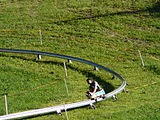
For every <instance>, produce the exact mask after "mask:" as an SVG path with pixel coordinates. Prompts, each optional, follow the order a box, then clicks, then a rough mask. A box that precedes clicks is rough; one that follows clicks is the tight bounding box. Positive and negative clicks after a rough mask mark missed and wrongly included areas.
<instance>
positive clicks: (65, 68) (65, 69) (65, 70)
mask: <svg viewBox="0 0 160 120" xmlns="http://www.w3.org/2000/svg"><path fill="white" fill-rule="evenodd" d="M63 64H64V72H65V78H64V83H65V87H66V91H67V95H68V96H69V92H68V86H67V81H66V79H67V67H66V63H65V62H64V63H63Z"/></svg>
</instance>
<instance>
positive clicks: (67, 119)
mask: <svg viewBox="0 0 160 120" xmlns="http://www.w3.org/2000/svg"><path fill="white" fill-rule="evenodd" d="M64 110H65V113H66V120H69V117H68V113H67V109H66V107H65V105H64Z"/></svg>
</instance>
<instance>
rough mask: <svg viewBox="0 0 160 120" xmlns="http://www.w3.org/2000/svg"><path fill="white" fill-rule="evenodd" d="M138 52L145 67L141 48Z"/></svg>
mask: <svg viewBox="0 0 160 120" xmlns="http://www.w3.org/2000/svg"><path fill="white" fill-rule="evenodd" d="M138 53H139V56H140V59H141V61H142V66H143V67H144V61H143V58H142V54H141V52H140V50H138Z"/></svg>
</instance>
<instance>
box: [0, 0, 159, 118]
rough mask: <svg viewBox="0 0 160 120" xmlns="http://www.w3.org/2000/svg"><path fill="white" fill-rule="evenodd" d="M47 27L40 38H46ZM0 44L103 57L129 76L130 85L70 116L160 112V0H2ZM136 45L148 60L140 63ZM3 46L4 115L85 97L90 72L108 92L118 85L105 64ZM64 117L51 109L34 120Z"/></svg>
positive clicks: (0, 74)
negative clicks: (68, 60)
mask: <svg viewBox="0 0 160 120" xmlns="http://www.w3.org/2000/svg"><path fill="white" fill-rule="evenodd" d="M41 35H42V45H41V42H40V40H41ZM0 48H11V49H25V50H38V51H46V52H52V53H58V54H65V55H69V56H75V57H79V58H83V59H86V60H90V61H93V62H96V63H98V64H101V65H104V66H106V67H108V68H111V69H112V70H114V71H116V72H118V73H120V74H121V75H122V76H123V77H124V78H125V79H126V80H127V82H128V84H129V86H127V89H128V90H129V92H128V93H121V94H118V98H119V99H118V101H115V102H113V101H112V100H111V99H109V100H106V101H103V102H101V103H97V104H96V106H97V109H96V110H93V109H89V108H88V107H85V108H80V109H75V110H71V111H69V112H68V115H69V119H70V120H97V119H98V120H106V119H107V120H124V119H127V120H133V119H134V120H142V119H144V120H151V119H153V120H158V119H160V114H159V112H160V100H159V99H160V96H159V95H158V93H159V92H160V2H159V1H158V0H134V1H133V0H112V1H111V0H0ZM138 50H139V51H140V52H141V54H142V57H143V59H144V64H145V66H144V67H143V66H142V65H141V60H140V57H139V53H138ZM35 57H36V56H34V55H24V54H9V53H0V106H1V107H0V115H4V114H5V107H4V96H3V94H4V93H8V101H9V113H15V112H20V111H25V110H31V109H36V108H43V107H48V106H54V105H59V104H65V103H72V102H76V101H82V100H85V99H86V98H85V92H86V91H87V88H88V86H87V84H86V82H85V79H86V78H88V77H89V78H91V79H93V80H96V81H98V82H99V83H100V84H101V85H102V86H103V87H104V88H105V90H106V91H107V92H109V91H112V90H113V89H116V88H117V87H118V86H119V85H121V81H120V80H118V79H115V80H111V77H112V75H111V74H109V73H106V72H105V71H102V70H101V71H93V70H92V69H93V67H92V66H89V65H85V64H82V63H78V62H73V64H68V66H67V67H68V78H67V84H68V89H69V97H68V96H67V94H66V89H65V85H64V70H63V62H64V61H66V60H63V59H58V58H51V57H45V56H42V60H40V61H35ZM44 119H45V120H51V119H56V120H65V119H66V118H65V114H64V115H63V116H57V115H56V114H49V115H45V116H39V117H34V118H29V120H44Z"/></svg>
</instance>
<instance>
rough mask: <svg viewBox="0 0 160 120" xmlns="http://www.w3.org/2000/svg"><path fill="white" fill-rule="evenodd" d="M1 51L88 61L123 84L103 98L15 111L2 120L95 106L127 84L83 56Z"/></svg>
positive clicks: (0, 117)
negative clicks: (82, 57)
mask: <svg viewBox="0 0 160 120" xmlns="http://www.w3.org/2000/svg"><path fill="white" fill-rule="evenodd" d="M0 52H11V53H24V54H35V55H43V56H51V57H58V58H64V59H69V60H74V61H78V62H82V63H86V64H89V65H92V66H95V67H97V68H101V69H104V70H105V71H107V72H110V73H112V74H113V75H115V76H116V77H117V78H119V79H120V80H122V84H121V86H120V87H119V88H117V89H115V90H114V91H112V92H110V93H107V94H105V96H104V97H103V98H97V99H96V100H85V101H82V102H77V103H72V104H65V105H59V106H53V107H47V108H42V109H35V110H29V111H25V112H19V113H13V114H8V115H3V116H0V120H9V119H17V118H24V117H30V116H36V115H41V114H47V113H52V112H57V113H58V114H60V113H61V111H66V110H69V109H75V108H79V107H83V106H89V105H90V106H93V104H94V103H96V102H100V101H103V100H106V99H108V98H111V97H113V96H115V95H116V94H118V93H120V92H121V91H123V90H124V89H125V87H126V85H127V82H126V80H125V79H124V78H123V77H122V76H121V75H119V74H118V73H116V72H114V71H113V70H111V69H109V68H107V67H104V66H102V65H99V64H97V63H94V62H91V61H88V60H84V59H81V58H77V57H71V56H66V55H61V54H55V53H48V52H40V51H30V50H16V49H4V48H0Z"/></svg>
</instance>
